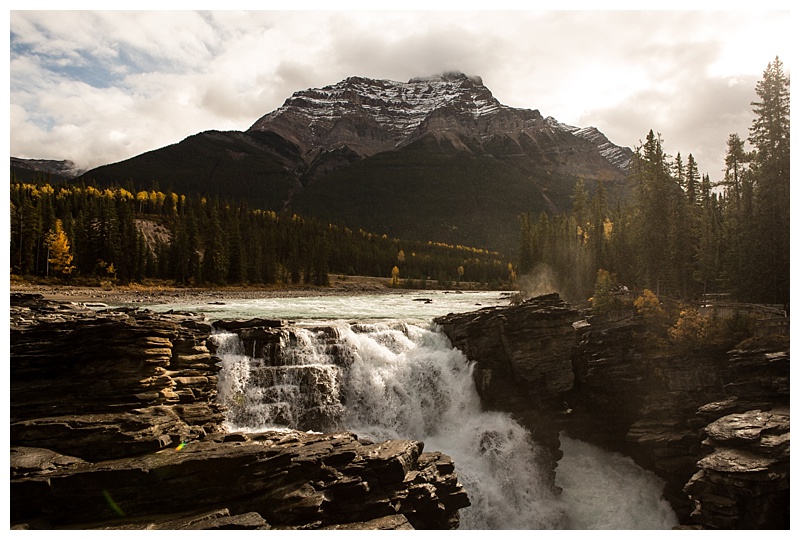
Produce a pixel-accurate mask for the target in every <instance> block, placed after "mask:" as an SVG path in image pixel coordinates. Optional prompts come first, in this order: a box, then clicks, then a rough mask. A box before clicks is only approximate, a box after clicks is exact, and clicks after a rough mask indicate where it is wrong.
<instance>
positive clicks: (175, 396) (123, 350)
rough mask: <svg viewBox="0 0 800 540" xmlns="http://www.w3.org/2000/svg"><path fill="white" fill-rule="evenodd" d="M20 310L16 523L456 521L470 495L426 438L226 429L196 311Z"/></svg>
mask: <svg viewBox="0 0 800 540" xmlns="http://www.w3.org/2000/svg"><path fill="white" fill-rule="evenodd" d="M10 319H11V332H10V334H11V340H10V342H11V361H10V364H11V366H10V375H11V407H10V409H11V415H10V417H11V418H10V420H11V426H10V433H11V436H10V456H11V501H10V506H11V528H12V529H42V528H46V529H59V528H72V529H75V528H78V529H267V528H286V529H318V528H333V529H408V528H422V529H447V528H455V527H457V525H458V510H459V509H460V508H464V507H466V506H468V505H469V499H468V496H467V494H466V493H465V492H464V490H463V488H462V487H461V485H460V484H459V483H458V479H457V476H456V474H455V467H454V465H453V462H452V460H451V459H450V458H449V457H447V456H445V455H443V454H440V453H437V452H424V451H423V444H422V443H421V442H418V441H405V440H392V441H384V442H372V441H368V440H359V439H358V438H357V436H356V435H354V434H352V433H346V432H345V433H340V432H336V433H328V434H320V433H304V432H297V431H291V430H286V431H280V432H264V433H259V434H245V433H225V432H224V429H223V428H222V422H223V419H224V413H225V411H224V410H223V409H222V407H221V406H220V405H219V404H218V403H217V402H216V392H217V377H218V372H219V369H220V366H219V362H220V359H219V358H218V357H217V356H215V354H214V352H212V349H213V348H214V347H213V346H211V347H209V346H210V345H211V344H210V343H209V335H210V333H211V331H212V326H211V324H210V323H209V322H208V321H206V320H205V319H204V318H203V317H201V316H196V315H192V314H185V313H184V314H179V313H166V314H154V313H152V312H148V311H145V310H138V309H92V308H89V307H86V306H82V305H79V304H70V303H59V302H51V301H45V300H43V299H42V298H41V296H38V295H13V294H12V296H11V310H10ZM244 326H248V325H244ZM249 326H253V324H252V323H251V324H250V325H249ZM261 326H262V327H267V328H268V327H269V326H270V325H269V324H263V325H261ZM275 330H276V331H277V332H281V331H284V329H281V328H280V326H279V325H275ZM267 333H269V332H267ZM261 337H263V336H261ZM258 339H261V338H260V337H258V336H257V337H256V338H254V340H255V341H257V340H258ZM255 341H254V342H255Z"/></svg>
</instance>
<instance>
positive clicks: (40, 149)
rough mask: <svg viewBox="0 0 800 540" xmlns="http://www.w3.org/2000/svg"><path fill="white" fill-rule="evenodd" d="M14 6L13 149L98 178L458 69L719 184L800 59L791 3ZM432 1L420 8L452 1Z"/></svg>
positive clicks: (514, 101) (508, 98)
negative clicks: (373, 86) (360, 90)
mask: <svg viewBox="0 0 800 540" xmlns="http://www.w3.org/2000/svg"><path fill="white" fill-rule="evenodd" d="M13 4H20V3H19V2H15V1H12V8H11V9H12V10H11V11H10V12H9V14H8V17H9V23H10V25H9V26H10V49H11V50H10V60H9V62H10V64H9V77H10V84H9V88H10V109H9V124H10V141H9V142H10V144H9V146H10V151H11V155H12V156H15V157H23V158H42V159H70V160H72V161H74V162H75V163H76V164H77V165H78V166H79V167H81V168H91V167H96V166H99V165H103V164H106V163H112V162H116V161H120V160H123V159H126V158H129V157H131V156H134V155H137V154H140V153H142V152H146V151H148V150H152V149H155V148H160V147H163V146H166V145H168V144H172V143H175V142H178V141H180V140H182V139H183V138H185V137H187V136H189V135H192V134H195V133H198V132H200V131H205V130H210V129H216V130H245V129H247V128H248V127H249V126H250V125H252V124H253V123H254V122H255V121H256V120H257V119H258V118H259V117H261V116H262V115H264V114H266V113H268V112H270V111H272V110H274V109H276V108H278V107H279V106H280V105H281V104H282V103H283V101H284V100H285V99H286V98H287V97H289V96H290V95H291V94H292V92H294V91H296V90H303V89H307V88H314V87H321V86H326V85H329V84H334V83H336V82H338V81H340V80H342V79H344V78H346V77H348V76H352V75H359V76H365V77H373V78H381V79H390V80H396V81H407V80H408V79H410V78H412V77H417V76H426V75H432V74H435V73H441V72H443V71H450V70H458V71H463V72H464V73H467V74H468V75H479V76H480V77H481V78H482V79H483V82H484V84H485V85H486V86H487V87H488V88H489V89H490V90H491V91H492V93H493V94H494V96H495V97H496V98H497V99H498V100H499V101H500V102H501V103H504V104H506V105H510V106H513V107H521V108H527V109H538V110H539V111H540V112H541V113H542V114H543V115H544V116H553V117H554V118H556V119H557V120H558V121H560V122H564V123H567V124H571V125H575V126H580V127H586V126H596V127H597V128H598V129H600V131H602V132H603V133H605V134H606V135H607V136H608V137H609V138H610V139H611V140H612V141H613V142H614V143H616V144H619V145H622V146H629V147H634V146H635V145H637V144H638V143H639V141H640V140H643V139H644V138H645V136H646V135H647V132H648V131H649V130H650V129H653V130H654V131H656V132H658V133H661V136H662V138H663V140H664V148H665V150H666V151H667V153H668V154H670V155H675V154H676V153H678V152H680V153H681V155H682V156H683V157H684V162H685V159H686V157H687V156H688V155H689V154H690V153H691V154H693V155H694V157H695V159H696V160H697V162H698V164H699V165H700V170H701V172H703V173H708V174H709V175H710V176H711V178H712V180H719V179H720V178H721V169H722V168H723V159H724V154H725V149H726V148H725V142H726V139H727V137H728V135H729V134H731V133H738V134H740V136H742V138H746V137H747V134H748V128H749V127H750V124H751V122H752V119H753V114H752V110H751V106H750V102H751V101H754V100H755V99H756V95H755V92H754V88H755V85H756V82H757V81H758V80H759V79H761V77H762V75H763V72H764V69H765V68H766V67H767V64H768V63H769V62H770V61H772V60H773V59H774V58H775V57H776V56H779V57H780V59H781V61H782V62H783V64H784V69H785V71H786V73H787V75H789V74H790V70H789V66H790V65H791V63H792V60H793V58H792V57H791V53H792V50H791V47H790V44H789V42H790V40H791V39H792V38H793V30H792V29H791V28H790V16H789V11H788V10H787V9H788V8H786V5H787V3H785V2H770V1H766V2H765V1H762V2H757V3H756V2H754V3H753V4H752V5H753V6H758V7H759V8H760V9H759V10H751V11H742V10H737V11H696V10H693V11H630V10H622V11H616V10H611V9H602V10H600V11H585V10H581V9H569V10H565V11H483V10H480V11H476V10H471V11H452V10H441V11H432V10H424V11H417V10H415V11H367V10H366V9H368V8H365V7H364V6H369V5H370V4H368V3H365V4H364V6H360V5H358V3H350V4H348V3H345V4H343V5H342V8H341V9H338V8H337V9H336V10H332V11H320V10H318V9H314V7H315V6H314V3H313V2H311V3H309V2H303V1H296V2H292V3H289V4H288V5H290V6H291V7H292V8H293V9H297V10H298V11H221V10H219V9H220V8H219V7H217V8H216V9H215V8H214V5H213V3H212V4H211V5H210V6H208V7H209V8H210V10H209V11H162V10H158V11H150V10H149V11H98V10H95V9H93V7H92V6H91V4H90V5H89V6H87V7H86V9H83V10H77V11H49V10H46V9H38V10H36V11H22V10H20V9H22V8H21V7H20V6H16V5H13ZM170 4H171V2H161V3H159V4H157V5H158V6H159V7H165V8H169V7H170ZM217 4H218V5H219V3H218V2H217ZM417 4H418V5H417ZM417 4H415V3H414V2H413V1H412V2H404V3H403V4H402V5H403V6H404V7H408V8H409V9H411V8H414V9H416V8H420V9H423V8H424V6H428V7H431V6H432V7H437V2H435V1H429V2H419V3H417ZM706 4H707V5H706ZM718 4H719V3H704V2H703V1H696V2H693V3H691V4H690V5H692V6H695V7H708V8H713V7H715V6H716V5H718ZM71 5H72V4H71ZM120 5H122V4H120ZM193 5H198V6H200V7H204V6H203V3H202V2H200V3H199V4H193ZM325 5H326V6H335V5H336V2H333V3H331V4H325ZM460 5H462V6H468V5H469V4H468V3H463V4H460ZM481 5H484V6H485V5H491V6H492V7H493V8H495V9H497V8H503V7H510V6H507V5H506V4H505V3H504V2H502V1H499V2H497V1H496V2H492V3H487V2H484V3H482V4H481ZM597 5H603V4H597ZM640 5H642V4H640ZM676 5H680V4H676ZM727 5H731V4H727ZM24 6H25V8H24V9H31V8H39V7H40V6H37V4H36V2H33V3H31V2H27V3H25V4H24ZM136 6H137V7H138V8H142V9H149V7H148V3H139V4H136ZM420 6H423V7H420ZM560 6H562V7H563V6H566V7H575V6H572V5H571V4H569V3H562V4H560ZM78 7H80V4H79V5H78ZM100 7H101V8H102V5H100ZM235 7H239V3H238V2H236V1H231V2H228V3H226V4H224V5H223V9H231V8H235ZM243 7H247V3H244V4H243ZM620 7H625V5H624V3H623V4H622V5H621V6H620ZM176 9H180V7H179V6H178V7H176ZM329 9H330V8H329ZM781 9H782V10H781ZM795 31H796V29H795Z"/></svg>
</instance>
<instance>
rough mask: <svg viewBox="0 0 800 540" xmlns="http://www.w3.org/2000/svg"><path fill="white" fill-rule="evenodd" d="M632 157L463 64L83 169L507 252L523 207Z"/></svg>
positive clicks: (343, 89) (564, 198) (302, 103)
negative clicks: (512, 97)
mask: <svg viewBox="0 0 800 540" xmlns="http://www.w3.org/2000/svg"><path fill="white" fill-rule="evenodd" d="M631 155H632V152H631V150H630V149H628V148H622V147H619V146H616V145H614V144H613V143H611V142H610V141H608V139H607V138H606V137H605V136H604V135H603V134H602V133H600V132H599V131H598V130H597V129H595V128H577V127H573V126H568V125H565V124H561V123H559V122H558V121H556V120H555V119H553V118H544V117H543V116H542V115H541V113H539V111H537V110H529V109H518V108H513V107H508V106H505V105H503V104H501V103H500V102H498V101H497V99H495V98H494V96H492V93H491V92H490V91H489V89H488V88H486V87H485V86H484V85H483V83H482V81H481V80H480V78H478V77H468V76H466V75H464V74H462V73H446V74H444V75H441V76H436V77H429V78H417V79H411V80H410V81H408V82H406V83H401V82H395V81H385V80H374V79H368V78H364V77H350V78H348V79H345V80H343V81H341V82H339V83H337V84H334V85H331V86H326V87H324V88H318V89H309V90H303V91H299V92H295V93H294V94H293V95H292V96H291V97H290V98H289V99H287V100H286V102H285V103H284V104H283V105H282V106H281V107H279V108H278V109H276V110H275V111H272V112H270V113H268V114H266V115H264V116H263V117H261V118H259V119H258V120H257V121H256V122H255V123H254V124H253V125H252V126H251V127H250V128H249V129H247V130H246V131H245V132H217V131H208V132H203V133H199V134H197V135H194V136H192V137H188V138H187V139H185V140H184V141H181V142H180V143H177V144H174V145H171V146H168V147H165V148H162V149H159V150H154V151H152V152H147V153H145V154H142V155H140V156H136V157H134V158H131V159H128V160H125V161H123V162H120V163H115V164H111V165H106V166H104V167H99V168H97V169H94V170H92V171H89V172H88V173H86V174H85V175H83V176H82V179H84V180H94V181H96V182H98V183H100V184H103V183H110V182H117V183H121V184H125V183H126V182H128V181H130V182H132V183H133V185H134V187H135V188H136V189H150V188H151V187H152V186H153V183H154V182H157V183H158V186H159V187H160V188H161V189H166V188H169V189H172V190H173V191H179V192H182V193H187V194H189V193H202V194H204V195H217V196H220V197H225V198H231V199H243V200H247V201H248V202H249V203H250V204H251V205H252V206H257V207H262V208H266V209H270V210H288V211H295V212H299V213H303V214H308V215H312V216H315V217H320V218H323V219H327V220H330V221H333V222H337V223H344V224H346V225H347V226H349V227H351V228H363V229H365V230H370V231H371V232H377V233H386V234H390V235H392V236H398V237H403V238H408V239H411V240H423V241H427V240H431V241H437V242H447V243H453V244H462V245H471V246H477V247H487V248H491V249H501V250H505V251H507V252H509V253H513V252H514V251H516V242H517V240H516V238H517V233H518V224H517V219H518V216H519V214H521V213H523V212H528V211H531V212H534V213H538V212H541V211H548V212H561V211H565V210H567V209H569V207H570V205H571V201H570V199H569V195H570V193H571V191H572V189H573V187H574V185H575V182H576V180H577V179H578V178H579V177H581V178H583V179H584V182H585V184H586V185H587V187H588V188H589V189H590V190H591V189H592V187H593V185H594V183H595V182H597V181H600V180H602V181H604V182H605V183H606V187H607V189H608V191H609V196H610V197H611V198H612V200H613V198H614V197H625V196H626V195H627V193H628V192H629V189H628V186H627V183H626V179H625V178H626V175H625V169H626V167H627V163H628V161H629V160H630V157H631Z"/></svg>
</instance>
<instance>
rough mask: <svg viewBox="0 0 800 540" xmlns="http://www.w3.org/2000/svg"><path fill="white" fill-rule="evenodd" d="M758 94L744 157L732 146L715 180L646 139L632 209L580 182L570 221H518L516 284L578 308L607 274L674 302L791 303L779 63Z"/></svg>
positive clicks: (785, 111) (656, 139)
mask: <svg viewBox="0 0 800 540" xmlns="http://www.w3.org/2000/svg"><path fill="white" fill-rule="evenodd" d="M755 91H756V94H757V96H758V101H755V102H753V103H751V106H752V107H753V109H752V110H753V112H754V113H755V118H754V120H753V123H752V126H751V128H750V136H749V138H748V142H749V143H750V145H751V147H752V150H746V149H745V141H743V140H742V139H741V138H740V136H739V135H737V134H732V135H730V136H729V138H728V140H727V155H726V158H725V171H724V179H723V180H722V181H721V182H718V183H715V184H712V182H711V180H710V178H709V176H708V175H702V176H701V175H700V173H699V166H698V164H697V163H696V161H695V159H694V157H693V156H692V155H691V154H689V156H688V158H687V159H686V161H685V162H684V161H683V158H682V157H681V155H680V153H679V154H677V155H676V156H675V157H674V158H671V157H669V156H668V155H667V154H666V153H665V150H664V148H663V145H662V140H661V136H660V135H656V134H654V133H653V131H652V130H651V131H650V133H649V134H648V135H647V138H646V140H645V142H644V143H642V144H641V145H640V146H639V147H638V148H637V149H636V152H635V155H634V157H633V160H632V162H631V166H630V179H631V181H632V182H631V185H632V186H634V193H633V196H632V197H631V199H630V200H629V201H626V202H625V203H620V202H613V203H612V202H610V201H608V198H607V195H606V190H605V188H604V186H603V184H602V182H598V184H597V186H596V188H595V189H594V192H593V193H592V194H590V193H589V192H588V191H587V189H586V188H585V185H584V183H583V182H582V181H578V183H577V184H576V186H575V189H574V192H573V196H572V202H573V204H572V210H571V212H569V213H566V214H562V215H556V216H548V215H547V214H541V215H540V216H538V217H536V216H533V215H530V214H528V215H523V216H522V217H521V245H520V260H519V272H520V274H521V275H526V276H528V275H530V276H534V277H541V276H543V275H545V273H547V274H548V275H555V276H557V277H558V281H559V282H558V284H557V287H558V288H559V290H560V291H561V292H562V294H564V295H565V296H568V297H571V298H573V299H581V300H585V299H586V298H588V297H589V296H591V295H592V292H593V290H594V288H595V281H596V280H597V279H599V278H600V276H603V279H608V278H607V276H608V275H609V274H610V275H611V276H613V278H614V281H615V282H616V284H618V285H626V286H628V287H629V288H637V289H639V290H641V289H644V288H648V289H650V290H652V291H653V292H655V293H656V294H657V295H661V296H670V297H673V298H679V299H694V298H699V297H700V296H702V295H703V294H706V293H729V294H731V295H732V296H733V297H734V298H736V299H738V300H740V301H747V302H760V303H774V304H786V303H788V301H789V255H790V246H789V206H790V202H789V148H790V144H789V134H790V130H789V78H788V77H787V76H785V75H784V73H783V65H782V63H781V62H780V60H779V59H778V58H775V60H774V62H770V64H769V65H768V67H767V69H766V70H765V72H764V77H763V79H762V80H761V81H759V82H758V84H757V86H756V89H755ZM601 270H602V271H603V272H600V271H601ZM545 271H546V272H545Z"/></svg>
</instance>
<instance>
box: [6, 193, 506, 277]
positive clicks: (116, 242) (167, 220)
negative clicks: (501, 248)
mask: <svg viewBox="0 0 800 540" xmlns="http://www.w3.org/2000/svg"><path fill="white" fill-rule="evenodd" d="M10 262H11V272H12V274H15V275H20V276H48V277H51V278H61V279H71V280H75V279H77V278H92V279H95V280H100V281H101V282H103V281H107V282H110V283H119V284H127V283H132V282H144V281H146V280H152V279H155V280H168V281H173V282H175V283H177V284H182V285H196V286H203V285H244V284H251V285H257V284H274V283H286V284H298V283H305V284H313V285H319V286H325V285H327V284H328V282H329V274H331V273H332V274H337V275H364V276H377V277H386V278H394V279H393V281H394V283H395V284H396V285H397V286H401V287H402V286H407V287H412V286H413V287H426V286H430V285H433V284H434V283H435V284H436V285H437V286H450V285H451V284H453V283H455V282H459V281H471V282H477V283H482V284H484V285H485V286H487V287H501V286H508V280H509V279H510V268H509V264H510V263H508V262H507V261H505V262H504V261H503V260H501V255H500V254H498V253H495V252H489V251H487V250H482V249H477V248H469V247H464V246H451V245H445V244H437V243H433V242H428V243H421V242H404V241H401V240H397V239H392V238H387V237H386V236H385V235H384V236H380V235H375V234H372V233H369V232H366V231H363V230H350V229H348V228H346V227H341V226H334V225H330V224H327V223H322V222H319V221H316V220H314V219H308V218H304V217H300V216H297V215H292V214H289V215H283V214H276V213H275V212H269V211H263V210H258V209H251V208H248V206H247V205H246V204H245V203H232V202H226V201H221V200H217V199H211V198H204V197H201V196H199V195H198V196H185V195H178V194H176V193H171V192H169V191H167V192H161V191H158V190H157V189H153V190H150V191H139V192H134V191H133V190H132V189H124V188H121V187H115V188H111V189H98V188H96V187H94V186H91V185H88V186H87V185H55V186H54V185H50V184H49V183H47V182H46V181H42V182H40V183H33V184H31V183H19V182H16V181H15V179H14V178H12V182H11V252H10Z"/></svg>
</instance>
